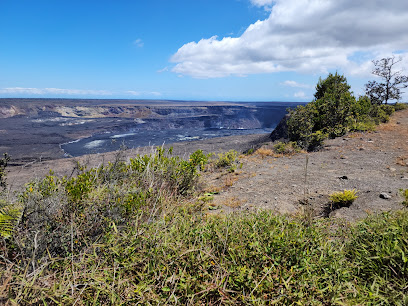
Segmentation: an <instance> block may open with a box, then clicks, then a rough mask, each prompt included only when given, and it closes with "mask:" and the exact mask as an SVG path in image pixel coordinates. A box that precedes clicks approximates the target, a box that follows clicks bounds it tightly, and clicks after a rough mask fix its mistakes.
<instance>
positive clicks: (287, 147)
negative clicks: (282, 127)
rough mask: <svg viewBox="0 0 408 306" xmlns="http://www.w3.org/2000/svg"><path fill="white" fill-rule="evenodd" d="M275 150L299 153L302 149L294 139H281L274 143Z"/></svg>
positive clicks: (276, 151) (285, 152) (277, 151)
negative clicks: (287, 140) (288, 140)
mask: <svg viewBox="0 0 408 306" xmlns="http://www.w3.org/2000/svg"><path fill="white" fill-rule="evenodd" d="M273 151H274V152H275V153H278V154H293V153H299V152H300V151H301V148H299V146H298V145H297V143H296V142H294V141H290V142H282V141H279V142H277V143H276V144H274V146H273Z"/></svg>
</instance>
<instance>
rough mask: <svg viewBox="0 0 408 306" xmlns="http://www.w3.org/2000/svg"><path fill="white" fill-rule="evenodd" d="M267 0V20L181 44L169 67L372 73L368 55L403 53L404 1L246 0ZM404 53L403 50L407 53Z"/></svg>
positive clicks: (263, 1)
mask: <svg viewBox="0 0 408 306" xmlns="http://www.w3.org/2000/svg"><path fill="white" fill-rule="evenodd" d="M251 2H252V3H253V4H254V5H258V6H265V5H266V6H267V5H270V4H272V5H273V6H272V7H271V12H270V15H269V17H268V18H267V19H266V20H262V21H257V22H255V23H254V24H251V25H250V26H249V27H248V28H247V29H246V31H245V32H244V33H243V34H242V35H241V36H240V37H224V38H218V37H216V36H213V37H211V38H207V39H201V40H200V41H198V42H190V43H187V44H185V45H184V46H182V47H181V48H180V49H179V50H178V51H177V52H176V53H175V54H174V55H173V56H172V58H171V61H172V62H174V63H175V66H174V67H173V69H172V71H173V72H175V73H178V74H183V75H190V76H192V77H195V78H217V77H226V76H230V75H235V76H244V75H248V74H258V73H273V72H279V71H296V72H303V73H318V74H324V73H327V71H329V70H333V69H339V70H342V71H344V72H346V73H351V74H355V75H362V74H363V75H366V74H369V73H370V72H371V69H370V68H369V67H372V66H370V65H371V63H370V61H369V60H365V61H364V62H361V61H360V60H358V59H356V56H357V57H358V56H361V54H365V57H367V58H370V59H371V58H375V57H377V56H381V55H388V56H389V55H390V54H391V53H392V52H395V51H397V50H400V51H401V50H402V53H403V54H404V53H407V52H408V31H406V21H407V20H408V1H406V0H377V1H370V0H361V1H355V0H325V1H322V0H276V1H273V2H272V1H268V0H251ZM407 54H408V53H407Z"/></svg>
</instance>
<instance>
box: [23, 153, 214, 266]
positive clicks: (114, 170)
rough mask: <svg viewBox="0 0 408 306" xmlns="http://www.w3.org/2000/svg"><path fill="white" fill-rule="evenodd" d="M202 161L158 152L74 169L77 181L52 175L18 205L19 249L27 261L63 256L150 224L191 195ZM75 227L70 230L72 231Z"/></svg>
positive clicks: (200, 156) (28, 191) (195, 155)
mask: <svg viewBox="0 0 408 306" xmlns="http://www.w3.org/2000/svg"><path fill="white" fill-rule="evenodd" d="M207 159H208V158H207V157H206V156H205V155H204V154H203V153H202V151H197V152H195V153H193V154H192V155H191V156H190V159H189V160H183V159H182V158H180V157H178V156H172V154H171V149H170V150H168V151H166V150H164V149H163V148H157V149H156V152H155V153H153V154H150V155H143V156H140V155H138V156H136V157H134V158H131V159H130V161H129V163H125V162H123V161H121V159H120V156H118V157H117V158H116V160H115V161H114V162H109V163H108V164H107V165H102V166H100V167H98V168H91V169H87V167H86V166H83V165H80V164H78V165H77V166H76V171H77V173H76V175H75V176H73V177H71V178H66V177H63V178H59V177H56V176H55V175H54V174H53V173H52V172H50V174H49V175H48V176H46V177H45V178H43V179H42V180H39V181H33V182H31V183H29V184H28V185H27V186H26V190H25V191H24V192H23V193H22V194H21V195H20V197H19V202H20V203H21V205H22V206H23V207H24V210H23V214H22V218H21V223H20V224H19V227H18V239H17V241H18V247H19V248H20V252H21V254H23V255H24V256H26V257H27V258H30V256H31V255H30V254H32V252H33V251H34V250H35V258H37V259H38V258H42V256H44V254H45V253H46V252H47V253H48V254H50V255H51V256H65V255H66V254H68V253H69V252H72V250H71V248H72V247H71V246H70V241H71V240H75V241H78V243H76V244H75V245H74V247H75V248H76V249H78V250H80V249H82V248H83V247H85V246H87V245H89V244H91V243H93V242H95V241H96V240H98V239H100V237H101V236H103V235H106V234H108V233H109V231H111V230H112V226H114V227H123V226H127V225H128V224H131V223H132V222H134V220H135V219H136V220H141V221H143V222H144V221H146V220H150V222H151V221H152V220H153V219H155V218H157V217H158V216H160V214H161V213H162V212H163V210H164V209H165V207H167V206H168V205H170V203H172V204H173V205H174V203H177V201H179V200H180V199H182V198H185V197H186V196H188V195H189V194H191V193H192V192H193V191H194V187H195V185H196V183H197V179H198V176H199V170H200V169H201V168H202V167H204V165H205V163H206V162H207ZM74 225H75V226H74Z"/></svg>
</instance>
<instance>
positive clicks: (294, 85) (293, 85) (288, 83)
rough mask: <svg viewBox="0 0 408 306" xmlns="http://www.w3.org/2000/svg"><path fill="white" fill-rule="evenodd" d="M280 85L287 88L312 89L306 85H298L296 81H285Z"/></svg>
mask: <svg viewBox="0 0 408 306" xmlns="http://www.w3.org/2000/svg"><path fill="white" fill-rule="evenodd" d="M282 85H285V86H289V87H295V88H296V87H297V88H313V86H310V85H307V84H302V83H298V82H296V81H289V80H288V81H285V82H283V83H282Z"/></svg>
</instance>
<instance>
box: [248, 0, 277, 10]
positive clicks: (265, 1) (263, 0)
mask: <svg viewBox="0 0 408 306" xmlns="http://www.w3.org/2000/svg"><path fill="white" fill-rule="evenodd" d="M250 1H251V3H252V4H253V5H255V6H258V7H264V8H265V9H267V10H269V9H271V8H272V5H273V2H274V1H273V0H250Z"/></svg>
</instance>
